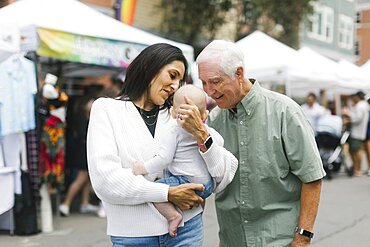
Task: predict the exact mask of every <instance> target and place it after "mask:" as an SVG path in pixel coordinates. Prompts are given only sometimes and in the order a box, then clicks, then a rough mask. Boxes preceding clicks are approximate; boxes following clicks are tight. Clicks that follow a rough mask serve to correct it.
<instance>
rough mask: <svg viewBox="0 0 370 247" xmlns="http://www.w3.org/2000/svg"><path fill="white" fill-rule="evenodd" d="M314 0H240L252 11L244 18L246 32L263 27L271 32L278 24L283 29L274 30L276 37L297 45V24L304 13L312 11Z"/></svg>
mask: <svg viewBox="0 0 370 247" xmlns="http://www.w3.org/2000/svg"><path fill="white" fill-rule="evenodd" d="M314 1H315V0H313V1H312V0H284V1H276V0H242V2H243V6H249V7H248V8H247V11H251V12H252V13H249V14H247V16H250V18H249V19H247V20H245V23H244V24H245V25H248V26H249V27H250V28H249V30H248V33H250V32H252V31H254V30H256V29H264V28H265V30H262V31H265V32H269V31H270V32H273V30H271V29H274V28H275V27H276V25H280V26H281V27H282V28H283V29H282V30H281V31H280V32H275V36H276V38H277V39H279V40H280V41H282V42H283V43H285V44H288V45H290V46H293V47H298V45H299V25H300V23H301V21H302V19H303V17H304V16H305V15H306V14H309V13H312V11H313V9H312V5H311V3H312V2H314ZM250 6H252V7H250ZM247 11H245V12H247ZM261 17H264V19H263V20H261ZM267 23H268V24H267ZM269 29H270V30H269ZM244 35H245V34H244ZM241 36H243V33H238V34H237V38H240V37H241ZM273 36H274V35H273Z"/></svg>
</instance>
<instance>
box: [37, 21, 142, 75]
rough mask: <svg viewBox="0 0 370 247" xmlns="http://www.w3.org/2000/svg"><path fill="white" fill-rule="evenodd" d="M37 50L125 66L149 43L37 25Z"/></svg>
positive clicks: (73, 59) (70, 58) (80, 60)
mask: <svg viewBox="0 0 370 247" xmlns="http://www.w3.org/2000/svg"><path fill="white" fill-rule="evenodd" d="M37 33H38V36H39V42H40V44H39V46H38V49H37V51H36V52H37V54H38V55H40V56H44V57H51V58H56V59H60V60H66V61H71V62H78V63H85V64H95V65H102V66H109V67H122V68H126V67H127V66H128V65H129V64H130V62H131V61H132V60H133V59H134V58H135V57H136V56H137V55H138V54H139V53H140V51H141V50H143V49H144V48H145V47H146V45H141V44H135V43H129V42H124V41H118V40H111V39H104V38H97V37H90V36H83V35H78V34H72V33H67V32H62V31H57V30H50V29H46V28H37Z"/></svg>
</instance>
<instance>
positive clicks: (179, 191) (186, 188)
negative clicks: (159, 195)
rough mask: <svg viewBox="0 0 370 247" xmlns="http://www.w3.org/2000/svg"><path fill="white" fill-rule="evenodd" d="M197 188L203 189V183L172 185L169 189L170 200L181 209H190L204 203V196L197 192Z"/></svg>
mask: <svg viewBox="0 0 370 247" xmlns="http://www.w3.org/2000/svg"><path fill="white" fill-rule="evenodd" d="M196 190H200V191H203V190H204V186H203V184H193V183H188V184H181V185H179V186H175V187H170V188H169V190H168V201H169V202H172V203H173V204H175V205H176V206H177V207H179V208H180V209H181V210H189V209H192V208H193V207H198V206H199V205H201V204H202V203H204V202H203V201H204V200H203V198H201V197H200V196H198V195H197V194H195V191H196Z"/></svg>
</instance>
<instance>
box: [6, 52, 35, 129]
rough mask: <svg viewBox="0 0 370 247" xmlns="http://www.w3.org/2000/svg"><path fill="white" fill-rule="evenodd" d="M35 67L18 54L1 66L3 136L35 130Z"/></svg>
mask: <svg viewBox="0 0 370 247" xmlns="http://www.w3.org/2000/svg"><path fill="white" fill-rule="evenodd" d="M36 92H37V82H36V71H35V64H34V63H33V62H32V61H30V60H28V59H26V58H24V57H23V56H21V55H19V54H15V55H13V56H11V57H10V58H8V59H7V60H5V61H4V62H2V63H1V64H0V121H1V123H0V136H4V135H8V134H13V133H19V132H26V131H28V130H31V129H34V128H35V106H34V94H35V93H36Z"/></svg>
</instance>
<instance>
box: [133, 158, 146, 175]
mask: <svg viewBox="0 0 370 247" xmlns="http://www.w3.org/2000/svg"><path fill="white" fill-rule="evenodd" d="M132 172H133V173H134V174H135V175H146V174H148V171H147V170H146V169H145V166H144V164H143V163H142V162H140V161H135V162H134V165H133V166H132Z"/></svg>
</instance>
